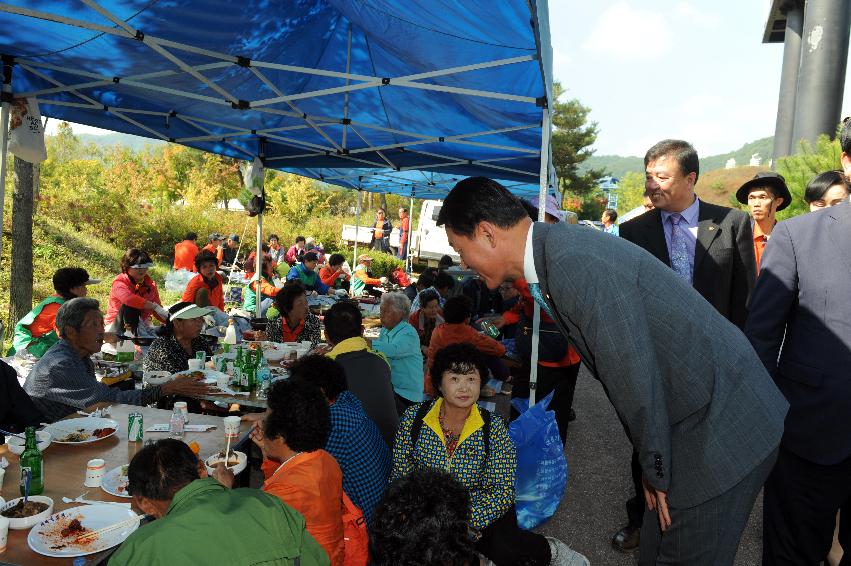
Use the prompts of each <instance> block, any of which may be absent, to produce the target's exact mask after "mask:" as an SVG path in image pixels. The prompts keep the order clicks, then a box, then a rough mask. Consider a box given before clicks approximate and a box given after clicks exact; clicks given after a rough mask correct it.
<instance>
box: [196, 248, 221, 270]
mask: <svg viewBox="0 0 851 566" xmlns="http://www.w3.org/2000/svg"><path fill="white" fill-rule="evenodd" d="M208 261H212V262H213V264H215V266H216V267H219V258H217V257H216V255H215V254H214V253H213V252H211V251H210V250H201V251H200V252H198V253H197V254H195V269H197V270H198V271H201V266H202V265H204V264H205V263H207V262H208Z"/></svg>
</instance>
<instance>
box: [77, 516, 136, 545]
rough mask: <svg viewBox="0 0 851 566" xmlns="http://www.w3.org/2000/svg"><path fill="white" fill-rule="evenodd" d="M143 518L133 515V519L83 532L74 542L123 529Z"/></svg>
mask: <svg viewBox="0 0 851 566" xmlns="http://www.w3.org/2000/svg"><path fill="white" fill-rule="evenodd" d="M141 519H142V518H141V517H139V516H136V517H133V518H132V519H126V520H124V521H121V522H120V523H115V524H113V525H109V526H108V527H104V528H102V529H98V530H96V531H91V532H88V533H83V534H81V535H80V536H78V537H77V538H76V539H74V542H83V541H85V540H88V539H90V538H95V537H97V536H100V535H102V534H104V533H108V532H111V531H115V530H118V529H123V528H125V527H131V526H133V525H134V524H135V523H138V522H139V521H140V520H141Z"/></svg>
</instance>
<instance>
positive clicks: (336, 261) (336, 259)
mask: <svg viewBox="0 0 851 566" xmlns="http://www.w3.org/2000/svg"><path fill="white" fill-rule="evenodd" d="M344 261H346V258H345V257H343V254H331V256H330V257H329V258H328V265H331V266H333V265H343V262H344Z"/></svg>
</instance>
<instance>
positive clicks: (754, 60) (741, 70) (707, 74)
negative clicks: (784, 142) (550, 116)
mask: <svg viewBox="0 0 851 566" xmlns="http://www.w3.org/2000/svg"><path fill="white" fill-rule="evenodd" d="M768 9H769V2H768V1H767V0H745V1H742V0H690V1H689V0H652V1H646V0H645V1H640V0H593V1H588V0H550V27H551V30H552V42H553V51H554V75H555V78H556V80H560V81H561V83H562V85H564V86H565V87H567V96H569V97H575V98H578V99H579V100H580V101H581V102H582V103H583V104H585V105H586V106H590V107H591V119H593V120H595V121H597V122H598V124H599V128H600V134H599V136H598V138H597V143H596V145H595V148H596V150H597V155H609V154H618V155H644V152H645V151H646V150H647V149H648V148H649V147H650V146H652V145H653V144H654V143H656V142H657V141H659V140H662V139H664V138H681V139H686V140H688V141H690V142H691V143H692V144H693V145H694V146H695V148H696V149H697V151H698V153H699V154H700V155H713V154H717V153H723V152H726V151H731V150H734V149H738V148H739V147H741V146H742V144H744V143H746V142H750V141H753V140H755V139H758V138H762V137H766V136H770V135H773V134H774V123H775V120H776V116H777V98H778V92H779V87H780V67H781V62H782V57H783V45H782V44H774V43H772V44H763V43H762V35H763V30H764V29H765V21H766V17H767V15H768ZM849 82H851V81H846V84H848V83H849ZM844 100H845V103H844V104H843V114H842V115H843V116H845V115H847V114H848V113H849V111H851V104H849V102H850V101H851V92H849V89H848V88H846V89H845V97H844ZM767 157H769V156H763V158H767Z"/></svg>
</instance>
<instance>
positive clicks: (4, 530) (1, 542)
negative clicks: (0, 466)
mask: <svg viewBox="0 0 851 566" xmlns="http://www.w3.org/2000/svg"><path fill="white" fill-rule="evenodd" d="M3 471H5V470H3ZM8 542H9V518H8V517H3V516H2V515H0V552H4V551H5V550H6V543H8Z"/></svg>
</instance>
